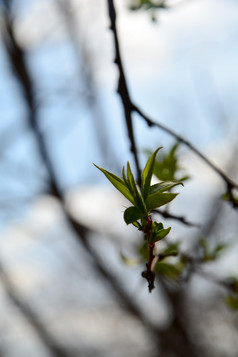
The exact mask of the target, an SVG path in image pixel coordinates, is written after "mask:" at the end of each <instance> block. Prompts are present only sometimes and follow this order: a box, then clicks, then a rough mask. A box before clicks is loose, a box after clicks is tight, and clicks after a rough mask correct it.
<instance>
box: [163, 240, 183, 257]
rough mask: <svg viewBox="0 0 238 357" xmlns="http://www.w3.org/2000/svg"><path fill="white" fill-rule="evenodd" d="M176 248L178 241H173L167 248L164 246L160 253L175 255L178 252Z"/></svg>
mask: <svg viewBox="0 0 238 357" xmlns="http://www.w3.org/2000/svg"><path fill="white" fill-rule="evenodd" d="M178 249H179V245H178V243H173V244H170V245H169V246H168V247H167V248H165V250H163V251H162V252H161V254H162V255H163V256H176V255H178V253H179V251H178Z"/></svg>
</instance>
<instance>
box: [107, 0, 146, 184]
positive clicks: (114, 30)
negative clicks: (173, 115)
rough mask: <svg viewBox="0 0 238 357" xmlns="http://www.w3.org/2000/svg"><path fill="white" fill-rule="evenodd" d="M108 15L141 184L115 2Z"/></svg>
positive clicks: (119, 91) (121, 91) (109, 3)
mask: <svg viewBox="0 0 238 357" xmlns="http://www.w3.org/2000/svg"><path fill="white" fill-rule="evenodd" d="M107 3H108V13H109V18H110V22H111V24H110V29H111V30H112V33H113V37H114V45H115V63H116V65H117V67H118V71H119V79H118V88H117V92H118V94H119V95H120V97H121V100H122V104H123V109H124V113H125V120H126V126H127V132H128V137H129V140H130V143H131V152H132V154H133V155H134V160H135V164H136V170H137V181H138V183H139V184H140V183H141V182H140V180H141V169H140V165H139V159H138V150H137V146H136V142H135V135H134V129H133V123H132V112H133V106H132V101H131V97H130V94H129V89H128V85H127V81H126V77H125V73H124V67H123V64H122V59H121V52H120V46H119V41H118V35H117V27H116V11H115V6H114V1H113V0H108V1H107Z"/></svg>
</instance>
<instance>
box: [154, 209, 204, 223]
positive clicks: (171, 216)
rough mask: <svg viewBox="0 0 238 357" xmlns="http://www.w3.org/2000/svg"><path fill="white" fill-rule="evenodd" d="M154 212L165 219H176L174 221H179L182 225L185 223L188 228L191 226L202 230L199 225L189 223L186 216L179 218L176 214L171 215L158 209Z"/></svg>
mask: <svg viewBox="0 0 238 357" xmlns="http://www.w3.org/2000/svg"><path fill="white" fill-rule="evenodd" d="M154 212H155V213H159V214H160V215H161V216H162V217H164V218H168V219H174V220H176V221H179V222H181V223H183V224H185V225H186V226H189V227H196V228H200V227H201V225H200V224H198V223H193V222H189V221H188V220H187V219H186V218H185V217H184V216H177V215H174V214H172V213H169V212H167V211H162V210H160V209H156V210H155V211H154Z"/></svg>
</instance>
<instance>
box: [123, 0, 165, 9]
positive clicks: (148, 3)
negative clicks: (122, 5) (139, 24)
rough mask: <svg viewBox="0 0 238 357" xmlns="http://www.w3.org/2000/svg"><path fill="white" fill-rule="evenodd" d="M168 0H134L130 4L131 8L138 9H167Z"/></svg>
mask: <svg viewBox="0 0 238 357" xmlns="http://www.w3.org/2000/svg"><path fill="white" fill-rule="evenodd" d="M165 8H167V6H166V0H132V1H131V4H130V10H132V11H136V10H140V9H144V10H151V9H165Z"/></svg>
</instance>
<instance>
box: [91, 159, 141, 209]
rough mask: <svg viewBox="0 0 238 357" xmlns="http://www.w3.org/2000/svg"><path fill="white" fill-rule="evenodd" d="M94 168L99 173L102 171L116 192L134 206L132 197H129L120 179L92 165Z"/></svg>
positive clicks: (128, 192) (129, 194)
mask: <svg viewBox="0 0 238 357" xmlns="http://www.w3.org/2000/svg"><path fill="white" fill-rule="evenodd" d="M94 166H96V168H98V169H99V170H100V171H102V172H103V173H104V175H105V176H106V178H107V179H108V180H109V181H110V182H111V183H112V184H113V186H115V187H116V189H117V190H118V191H120V192H121V193H122V194H123V195H124V196H125V197H126V198H127V199H128V200H129V201H130V202H131V203H132V204H133V205H134V204H135V201H134V199H133V196H132V195H131V193H130V191H129V190H128V188H127V186H126V184H125V183H124V181H123V180H122V179H121V178H120V177H118V176H116V175H114V174H112V173H111V172H109V171H107V170H105V169H103V168H101V167H99V166H97V165H95V164H94Z"/></svg>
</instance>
